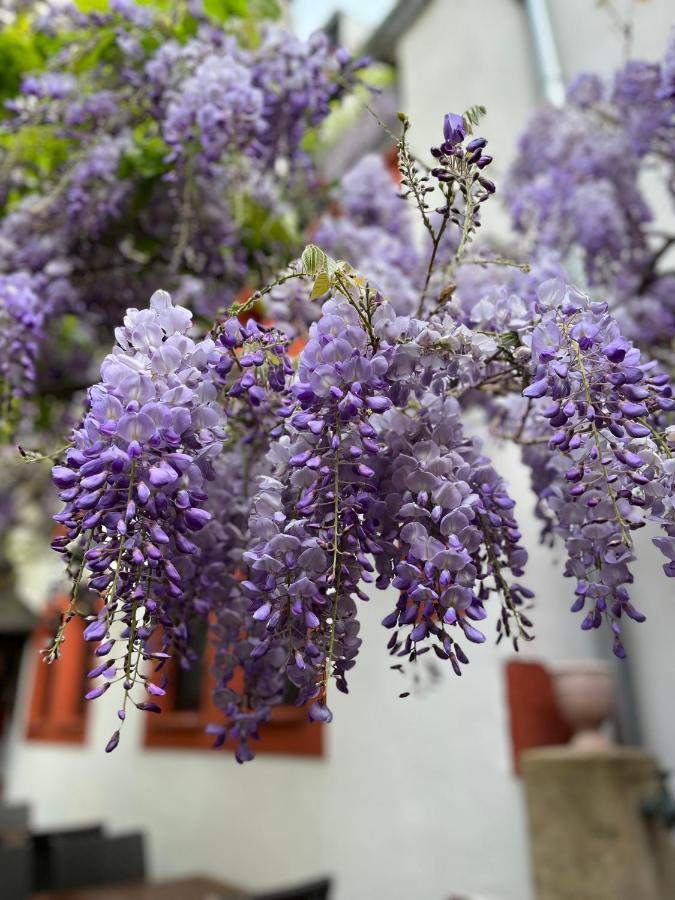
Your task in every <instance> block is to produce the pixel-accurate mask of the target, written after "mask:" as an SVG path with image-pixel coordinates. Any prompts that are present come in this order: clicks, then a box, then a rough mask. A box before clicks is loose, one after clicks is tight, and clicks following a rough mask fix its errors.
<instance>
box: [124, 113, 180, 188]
mask: <svg viewBox="0 0 675 900" xmlns="http://www.w3.org/2000/svg"><path fill="white" fill-rule="evenodd" d="M169 150H170V148H169V145H168V144H166V143H165V142H164V141H163V140H162V138H161V137H159V135H157V134H153V133H152V132H151V130H150V126H149V125H148V124H146V123H144V124H142V125H139V126H137V127H136V128H135V129H134V145H133V147H132V148H131V149H130V150H128V151H127V153H125V155H124V157H123V159H122V161H121V163H120V172H119V174H120V176H121V177H122V178H127V177H128V176H129V175H132V174H134V172H136V173H138V174H139V175H140V176H141V177H143V178H157V176H159V175H163V174H164V173H165V172H166V171H168V169H169V168H170V165H169V164H168V163H166V162H165V159H166V156H167V154H168V153H169Z"/></svg>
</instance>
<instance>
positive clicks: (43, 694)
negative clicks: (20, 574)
mask: <svg viewBox="0 0 675 900" xmlns="http://www.w3.org/2000/svg"><path fill="white" fill-rule="evenodd" d="M68 602H69V598H68V597H59V598H57V600H55V601H54V603H52V604H50V607H49V610H48V611H47V612H46V613H45V615H44V616H43V618H42V620H41V621H40V623H39V625H38V626H37V628H36V629H35V631H34V632H33V635H32V637H31V640H30V641H29V643H28V652H29V653H30V654H31V657H32V665H33V676H32V687H31V693H30V703H29V708H28V722H27V727H26V739H27V740H29V741H48V742H53V743H61V744H84V743H85V741H86V737H87V703H86V700H85V699H84V694H85V693H86V690H87V678H86V672H87V669H89V668H91V666H90V665H89V663H90V660H91V645H90V644H87V643H86V642H85V641H84V639H83V637H82V633H83V631H84V627H85V626H84V622H83V621H82V620H81V619H80V618H78V617H76V618H74V619H73V620H72V621H71V622H70V623H69V625H68V632H67V634H66V640H65V641H64V642H63V646H62V651H61V655H60V656H59V658H58V659H57V660H56V661H55V662H54V663H51V664H50V665H47V663H45V662H44V660H43V658H42V654H41V651H42V650H44V649H45V647H46V646H47V645H48V643H49V641H50V640H51V639H52V638H53V636H54V631H55V628H54V621H55V618H56V617H58V616H59V615H60V613H61V612H62V611H63V610H65V609H66V608H67V606H68Z"/></svg>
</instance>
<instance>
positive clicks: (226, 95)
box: [0, 0, 362, 440]
mask: <svg viewBox="0 0 675 900" xmlns="http://www.w3.org/2000/svg"><path fill="white" fill-rule="evenodd" d="M240 6H241V10H243V11H241V10H240V12H241V15H240V17H239V18H237V17H236V16H234V15H233V16H232V17H230V18H228V19H226V20H225V21H223V20H222V17H221V18H220V19H219V18H218V17H217V16H216V17H215V18H214V16H215V13H213V12H210V10H212V9H213V8H214V7H213V5H209V4H206V5H205V7H204V5H203V4H202V3H201V2H195V3H189V4H178V6H177V7H176V10H175V11H174V12H167V11H165V10H163V8H162V7H161V6H160V7H159V8H155V7H154V6H151V5H139V4H136V3H135V2H133V0H124V2H122V0H111V2H110V4H109V8H108V9H107V11H101V12H99V11H96V12H91V13H84V12H81V11H80V10H79V9H78V8H77V7H76V6H75V5H71V4H68V3H66V4H63V3H56V4H53V5H49V6H48V7H47V11H46V12H44V13H43V12H39V11H36V12H34V13H32V14H29V19H28V20H26V19H25V17H23V18H20V20H18V22H17V24H16V26H15V29H16V30H17V34H18V33H19V31H20V32H21V34H24V32H25V30H26V21H29V23H30V28H31V31H30V34H31V35H32V36H33V45H34V52H33V53H26V54H25V65H26V68H27V71H26V72H25V73H23V75H22V78H21V80H20V83H19V85H18V90H17V93H16V95H15V96H13V97H12V98H11V99H9V100H7V101H6V103H5V108H4V109H3V110H2V111H1V112H0V136H1V140H0V172H1V173H2V177H0V275H2V277H3V278H10V279H17V278H18V279H23V280H24V281H25V282H26V283H29V282H30V284H31V285H32V290H33V291H34V292H35V293H36V295H37V297H38V298H39V305H40V308H41V311H42V316H43V317H45V318H46V317H49V319H50V321H51V322H52V333H55V332H56V331H58V332H59V341H58V342H52V341H48V340H42V341H41V340H40V330H39V328H33V329H32V331H31V333H30V335H28V333H27V332H26V330H25V329H20V330H17V329H16V328H15V329H14V338H13V340H14V341H15V342H16V341H17V340H19V338H20V336H21V335H25V336H26V341H27V345H26V347H25V350H24V349H23V347H22V348H19V350H18V352H19V353H20V355H21V357H22V358H25V359H28V358H29V357H31V358H35V347H36V346H39V350H40V352H39V355H38V362H39V364H40V365H39V368H40V370H43V369H44V370H47V371H48V376H47V377H43V378H38V381H37V383H36V382H35V379H34V378H33V379H31V380H30V382H31V384H32V387H33V392H34V393H37V394H39V395H40V394H46V395H50V396H57V397H59V398H60V399H62V400H63V399H65V401H68V399H69V398H70V397H71V396H72V395H73V394H76V393H77V389H78V388H79V390H80V391H82V390H83V389H84V388H85V387H86V385H87V384H88V383H89V382H90V381H91V379H92V378H93V372H94V371H95V365H96V363H97V361H98V359H100V356H102V355H103V353H102V352H100V355H99V347H100V345H101V343H103V345H104V346H105V345H106V344H107V343H108V341H109V337H110V331H111V328H112V325H113V324H115V323H116V322H117V321H119V318H120V317H121V315H122V314H123V310H124V309H125V308H127V307H133V306H139V305H142V304H143V303H145V302H146V299H147V297H148V296H149V295H150V294H151V293H152V291H153V290H154V289H155V287H156V285H157V284H161V285H163V286H164V287H165V288H167V289H169V290H171V291H173V292H174V293H175V295H176V296H177V298H178V299H179V300H180V301H181V302H182V303H183V304H184V305H188V306H191V307H192V308H193V309H195V311H196V312H197V313H200V314H202V315H207V316H208V317H209V319H210V318H211V317H212V315H213V313H214V312H215V310H216V309H218V308H225V307H228V306H230V305H231V304H232V303H233V302H234V300H235V298H236V297H237V295H238V294H239V293H240V292H241V291H242V290H244V289H248V290H253V289H254V288H255V287H257V286H261V285H262V284H263V283H264V282H265V281H266V280H267V279H268V278H270V277H271V276H272V274H273V273H274V272H276V270H277V269H278V268H279V267H281V266H282V265H283V264H284V263H285V262H286V260H287V259H288V258H289V257H291V256H292V255H293V251H294V249H295V250H296V251H297V250H299V249H300V247H301V244H300V242H299V241H300V239H299V230H300V229H301V228H302V227H303V225H304V223H305V221H306V220H307V217H308V216H310V215H313V209H314V205H313V203H312V202H310V200H309V199H307V198H310V197H319V196H320V193H321V192H320V191H319V190H318V182H317V175H316V172H315V170H314V167H313V163H312V159H311V157H310V155H309V154H308V153H307V151H306V150H305V149H304V143H305V141H306V138H307V136H308V134H310V133H312V132H313V131H314V130H316V129H317V128H318V127H319V126H320V125H321V123H322V122H323V121H324V120H325V119H326V117H327V116H328V115H329V112H330V110H331V108H332V106H333V105H334V104H335V103H337V102H338V101H339V99H340V97H341V96H342V95H343V94H344V92H345V90H348V89H349V86H350V85H351V84H352V83H353V82H354V80H355V77H356V73H357V71H358V70H359V68H360V67H361V66H362V63H361V62H359V61H356V60H353V59H352V58H351V57H350V56H349V54H347V53H346V52H344V51H343V52H340V53H337V54H336V53H335V52H334V50H333V49H332V48H331V47H330V46H329V43H328V40H327V38H326V37H325V36H324V35H322V34H316V35H314V36H312V37H311V38H310V39H309V40H308V41H301V40H299V39H298V38H297V37H295V36H294V35H292V34H291V33H289V32H288V31H286V30H285V29H284V28H282V27H281V26H280V25H278V24H276V23H274V22H272V21H258V20H257V18H256V13H255V7H256V4H255V3H252V4H251V7H252V11H251V12H248V13H247V12H246V7H247V4H242V5H240ZM268 6H269V4H268ZM33 45H31V46H33ZM1 62H2V61H1V60H0V64H1ZM308 185H311V186H312V188H313V190H311V191H308V190H307V186H308ZM27 308H28V307H26V309H27ZM26 315H28V313H27V312H26ZM72 317H76V320H77V327H76V328H74V327H73V326H72V321H71V319H72ZM65 342H69V345H70V347H71V350H72V351H73V352H78V353H80V355H83V353H84V351H85V350H86V351H87V354H86V355H85V358H84V359H83V362H84V367H83V368H84V372H83V375H84V377H83V378H82V379H81V380H80V383H79V384H76V385H72V384H71V383H70V379H69V373H67V372H64V371H59V368H60V369H61V370H62V369H63V366H62V365H60V364H57V363H58V357H57V358H56V359H55V360H54V362H55V364H54V365H53V366H50V361H51V357H52V356H55V353H54V344H55V343H58V344H59V345H60V346H62V345H63V344H64V343H65ZM86 356H88V358H89V359H88V360H87V359H86ZM87 362H88V363H89V365H88V367H87ZM39 374H40V373H38V375H39ZM76 399H77V398H76ZM28 412H29V410H28V408H26V410H25V415H24V422H23V424H22V428H23V431H24V432H28V430H29V426H30V424H31V422H32V423H33V424H34V420H35V416H33V417H32V419H31V417H30V416H29V415H28ZM55 428H56V429H58V428H59V424H58V423H56V424H55ZM25 439H28V440H30V438H25Z"/></svg>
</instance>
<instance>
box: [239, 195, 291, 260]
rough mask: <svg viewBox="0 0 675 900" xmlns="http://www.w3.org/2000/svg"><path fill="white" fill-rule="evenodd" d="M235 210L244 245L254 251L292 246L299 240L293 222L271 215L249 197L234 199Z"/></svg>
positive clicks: (242, 196)
mask: <svg viewBox="0 0 675 900" xmlns="http://www.w3.org/2000/svg"><path fill="white" fill-rule="evenodd" d="M233 210H234V216H235V219H236V221H237V224H238V226H239V229H240V231H241V233H242V237H243V239H244V243H245V244H246V246H247V247H248V248H249V249H250V250H252V251H255V250H266V249H269V248H270V246H271V245H276V244H284V245H291V246H292V245H294V244H297V242H298V240H299V238H298V235H297V232H296V229H295V227H294V226H293V223H292V222H290V221H288V220H287V219H283V218H280V217H279V216H273V215H270V212H269V210H268V209H266V208H265V207H264V206H261V205H260V204H259V203H257V202H256V201H255V200H254V199H253V198H252V197H250V196H248V195H241V196H238V197H234V198H233Z"/></svg>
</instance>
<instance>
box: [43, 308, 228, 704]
mask: <svg viewBox="0 0 675 900" xmlns="http://www.w3.org/2000/svg"><path fill="white" fill-rule="evenodd" d="M191 322H192V319H191V315H190V313H189V311H188V310H186V309H184V308H181V307H176V306H173V304H172V302H171V298H170V297H169V295H168V294H167V293H166V292H164V291H157V292H156V293H155V294H154V295H153V296H152V298H151V301H150V308H149V309H146V310H137V309H130V310H128V312H127V315H126V317H125V320H124V326H123V327H121V328H118V329H117V331H116V338H117V346H116V347H115V348H114V349H113V352H112V353H111V354H109V355H108V356H107V357H106V358H105V360H104V361H103V363H102V365H101V381H100V383H99V384H97V385H96V386H94V387H93V388H91V390H90V392H89V409H88V412H87V413H86V415H85V416H84V419H83V421H82V424H81V426H80V427H79V428H77V429H76V430H75V431H74V433H73V446H72V447H71V448H70V449H69V450H68V451H67V452H66V455H65V462H64V464H62V465H61V464H60V465H56V466H55V467H54V469H53V479H54V483H55V484H56V486H57V488H58V489H59V496H60V498H61V500H62V501H63V502H64V504H65V506H64V509H63V511H62V512H60V513H58V514H57V515H56V516H55V518H56V520H57V521H58V522H59V523H61V525H62V526H63V528H64V529H65V535H64V536H63V537H59V538H57V539H56V540H55V542H54V546H55V549H57V550H60V551H61V552H65V553H68V554H69V555H72V554H73V553H74V552H76V551H77V553H78V554H81V559H82V562H81V570H80V571H81V574H82V573H85V572H86V573H88V587H89V588H90V589H91V590H93V591H95V592H96V593H98V594H100V595H101V596H102V597H103V606H102V608H101V610H100V612H99V613H98V615H96V616H95V617H93V618H92V620H91V621H90V623H89V625H88V626H87V628H86V630H85V639H86V640H90V641H96V642H100V646H99V648H98V650H97V651H96V652H97V654H100V655H102V656H104V657H105V659H106V662H107V663H108V665H107V666H106V670H105V672H106V677H118V678H121V679H123V681H124V688H125V691H126V692H127V694H130V693H131V691H132V690H133V688H134V687H135V685H136V683H137V682H141V683H142V682H144V681H145V680H146V676H145V674H144V673H143V671H140V670H139V666H138V657H139V655H141V656H145V657H152V655H153V652H154V651H153V647H154V646H155V644H156V641H155V644H153V643H152V639H153V636H155V637H157V636H156V635H155V631H156V630H158V629H161V632H162V634H161V643H162V652H165V651H166V650H167V649H169V648H173V649H175V650H177V652H178V653H179V654H182V653H185V652H186V641H187V636H188V634H187V622H188V620H189V617H190V615H191V613H192V610H191V609H189V608H187V606H186V604H185V603H184V596H185V595H184V588H183V578H182V575H181V573H180V571H179V570H178V568H177V567H176V560H177V559H178V558H179V557H181V556H182V555H193V554H197V553H198V548H197V546H196V544H195V543H194V540H193V535H194V533H195V532H198V531H200V530H201V529H202V528H203V526H204V525H205V524H206V523H207V522H208V521H209V520H210V519H211V513H210V512H209V511H208V510H206V509H205V507H204V504H205V501H206V499H207V493H206V490H205V484H206V482H207V481H208V480H209V479H211V478H212V477H213V460H214V458H215V457H216V456H217V455H218V454H219V453H220V450H221V448H222V444H223V440H224V439H225V413H224V410H223V407H222V405H221V403H219V402H218V388H217V385H216V384H215V383H214V380H213V378H212V377H210V373H211V372H212V367H213V366H214V364H216V363H217V361H218V357H219V356H220V354H219V351H218V350H217V347H216V344H215V343H214V341H212V340H211V339H205V340H202V341H199V342H195V341H194V340H193V339H192V338H191V337H189V335H188V331H189V329H190V327H191ZM74 545H75V546H74ZM76 587H77V585H76ZM120 628H121V633H120ZM118 639H119V640H121V641H122V645H123V648H124V649H123V650H122V652H121V656H117V657H114V656H112V655H110V656H109V654H113V653H114V652H115V646H116V641H117V640H118ZM106 683H109V682H106ZM148 689H149V690H150V683H148ZM134 702H136V705H139V703H138V702H137V701H134ZM140 708H144V707H143V702H141V703H140Z"/></svg>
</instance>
